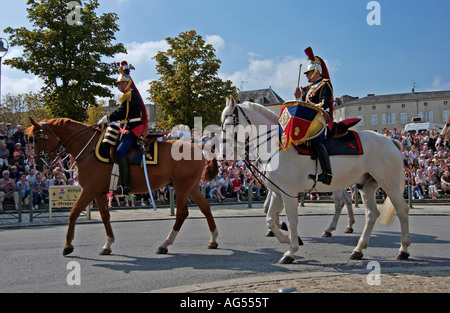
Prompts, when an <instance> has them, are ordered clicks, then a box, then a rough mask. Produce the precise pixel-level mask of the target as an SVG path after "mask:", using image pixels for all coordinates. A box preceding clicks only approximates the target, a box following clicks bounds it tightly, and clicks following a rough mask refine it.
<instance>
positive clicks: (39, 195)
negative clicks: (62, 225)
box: [0, 120, 78, 211]
mask: <svg viewBox="0 0 450 313" xmlns="http://www.w3.org/2000/svg"><path fill="white" fill-rule="evenodd" d="M0 122H1V120H0ZM73 162H74V161H73V158H72V157H71V156H70V155H66V156H64V157H62V158H61V159H59V160H58V161H57V162H56V163H55V164H56V165H55V166H54V167H53V168H51V169H48V170H46V171H44V172H39V171H37V169H36V168H37V167H36V164H35V159H34V151H33V144H32V142H27V140H26V138H25V134H24V127H23V126H22V125H17V126H16V127H14V128H13V125H12V124H11V123H6V125H5V126H3V125H1V124H0V176H1V179H0V211H3V202H4V200H5V199H8V198H11V199H13V200H14V208H15V209H16V210H18V208H19V201H21V203H22V205H25V206H28V205H29V204H30V202H32V206H33V208H34V209H35V210H38V209H39V205H42V204H44V201H46V200H47V199H48V196H49V191H48V189H49V186H58V185H77V184H78V181H77V172H76V170H75V169H74V168H73V167H72V164H73ZM31 195H32V197H31Z"/></svg>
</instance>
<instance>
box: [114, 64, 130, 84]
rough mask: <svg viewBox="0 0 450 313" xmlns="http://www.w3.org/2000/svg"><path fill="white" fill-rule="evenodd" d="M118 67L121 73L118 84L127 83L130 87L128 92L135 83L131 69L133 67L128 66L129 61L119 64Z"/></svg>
mask: <svg viewBox="0 0 450 313" xmlns="http://www.w3.org/2000/svg"><path fill="white" fill-rule="evenodd" d="M117 67H118V69H117V71H118V72H119V78H118V79H117V81H116V84H118V83H120V82H127V83H128V85H127V88H126V90H128V89H129V88H130V87H131V83H132V82H133V80H132V79H131V76H130V67H132V65H131V64H130V66H128V62H127V61H122V62H121V63H117Z"/></svg>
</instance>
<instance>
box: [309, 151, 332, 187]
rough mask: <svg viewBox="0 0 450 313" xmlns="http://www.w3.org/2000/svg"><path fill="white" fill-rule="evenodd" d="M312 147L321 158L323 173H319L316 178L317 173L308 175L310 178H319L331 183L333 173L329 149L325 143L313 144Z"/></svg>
mask: <svg viewBox="0 0 450 313" xmlns="http://www.w3.org/2000/svg"><path fill="white" fill-rule="evenodd" d="M311 148H312V149H314V152H315V153H316V155H317V157H318V158H319V163H320V167H321V168H322V174H319V175H318V176H317V179H316V175H314V174H310V175H308V178H309V179H312V180H317V181H319V182H322V183H324V184H325V185H330V184H331V179H332V178H333V175H332V174H331V165H330V157H329V156H328V151H327V149H326V148H325V146H324V145H323V144H311Z"/></svg>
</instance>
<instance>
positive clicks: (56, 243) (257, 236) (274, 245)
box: [0, 214, 450, 293]
mask: <svg viewBox="0 0 450 313" xmlns="http://www.w3.org/2000/svg"><path fill="white" fill-rule="evenodd" d="M449 218H450V216H449V215H447V214H443V215H430V216H428V215H425V216H414V215H411V216H410V228H411V239H412V242H413V244H412V246H411V247H410V253H411V259H410V260H409V261H407V262H399V261H395V260H394V257H395V255H396V253H397V250H398V248H399V243H400V232H399V229H400V227H399V224H398V221H397V219H394V222H393V224H392V225H391V226H389V227H387V226H383V225H381V224H378V223H377V225H376V226H375V231H374V233H373V235H372V237H371V240H370V243H369V248H368V249H367V250H364V259H363V260H362V261H349V260H348V257H349V256H350V253H351V251H352V249H353V248H354V246H355V245H356V243H357V241H358V239H359V236H360V233H361V230H362V228H363V225H364V216H363V215H357V216H356V224H355V233H354V234H344V233H343V230H344V229H345V222H346V218H341V220H340V222H339V224H338V229H337V230H336V231H335V232H334V235H333V237H332V238H321V237H320V235H321V233H322V231H323V230H324V229H325V228H326V226H327V225H328V223H329V222H330V220H331V216H329V215H325V216H314V215H311V216H301V217H300V223H299V234H300V236H301V237H302V239H303V241H304V242H305V245H304V246H302V247H300V250H299V251H298V252H297V259H296V261H295V263H294V264H291V265H280V264H278V263H277V261H278V260H279V258H280V257H281V256H282V254H283V253H284V252H285V250H286V249H287V246H286V245H281V244H279V243H278V241H277V239H276V238H266V237H265V236H264V234H265V219H264V217H262V216H261V217H239V218H236V217H224V218H217V219H216V222H217V225H218V229H219V238H218V243H219V249H217V250H208V249H207V248H206V247H207V244H208V241H209V231H208V228H207V224H206V220H205V219H197V218H190V219H188V220H187V221H186V222H185V224H184V225H183V228H182V229H181V231H180V234H179V235H178V238H177V240H176V241H175V244H174V245H173V246H171V247H170V248H169V254H167V255H156V254H155V251H156V249H157V248H158V246H159V244H161V243H162V242H163V241H164V239H165V237H166V236H167V234H168V232H169V230H170V228H171V227H172V225H173V221H171V220H152V221H139V222H120V223H113V228H114V231H115V236H116V242H115V243H114V244H113V246H112V249H113V254H112V255H109V256H99V255H98V252H99V251H100V250H101V247H102V246H103V245H104V243H105V239H106V238H105V232H104V227H103V225H102V224H79V225H77V228H76V232H75V240H74V242H73V243H74V246H75V251H74V253H73V254H72V255H70V256H69V257H63V256H62V255H61V252H62V248H63V245H64V241H65V233H66V226H49V227H29V228H20V229H0V237H1V241H0V253H1V257H0V281H1V284H0V292H14V293H19V292H52V293H53V292H65V293H72V292H74V293H76V292H149V291H155V290H160V289H164V288H171V287H176V286H185V285H193V284H201V283H207V282H217V281H224V280H235V279H242V278H252V277H270V276H272V275H280V274H289V273H308V272H318V271H330V270H331V271H334V272H336V271H342V272H344V271H352V270H353V271H364V270H366V269H367V265H368V263H369V262H370V261H377V262H379V263H380V266H381V269H382V270H383V268H384V269H386V268H395V267H414V266H422V267H435V266H436V267H442V266H444V267H445V266H450V249H449V247H450V234H449V232H448V225H449V222H450V219H449ZM367 272H369V271H368V270H367Z"/></svg>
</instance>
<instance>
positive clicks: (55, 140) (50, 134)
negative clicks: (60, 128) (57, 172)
mask: <svg viewBox="0 0 450 313" xmlns="http://www.w3.org/2000/svg"><path fill="white" fill-rule="evenodd" d="M30 122H31V126H30V127H28V129H27V130H26V131H25V135H26V137H27V139H28V140H30V139H31V138H32V142H33V144H34V157H35V159H39V158H44V157H46V156H47V155H50V156H52V155H54V154H56V151H57V150H58V148H59V147H60V145H61V139H60V138H59V137H58V136H57V135H56V134H55V133H54V131H53V130H52V128H51V126H50V125H51V121H47V120H44V121H41V122H39V123H36V122H35V121H34V119H33V118H32V117H30Z"/></svg>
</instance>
